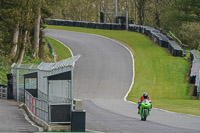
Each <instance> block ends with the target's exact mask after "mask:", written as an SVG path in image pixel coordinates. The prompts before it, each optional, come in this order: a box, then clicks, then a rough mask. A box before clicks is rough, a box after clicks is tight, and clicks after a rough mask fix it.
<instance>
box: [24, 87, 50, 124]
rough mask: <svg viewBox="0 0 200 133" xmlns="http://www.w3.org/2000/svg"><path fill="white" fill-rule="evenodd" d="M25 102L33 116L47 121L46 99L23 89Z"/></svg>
mask: <svg viewBox="0 0 200 133" xmlns="http://www.w3.org/2000/svg"><path fill="white" fill-rule="evenodd" d="M25 104H26V106H27V108H29V110H30V111H31V112H32V113H33V114H34V115H35V116H37V117H38V118H40V119H42V120H44V121H46V122H47V123H48V104H47V101H45V100H42V99H38V98H36V97H33V96H32V95H31V94H30V93H29V92H28V91H25Z"/></svg>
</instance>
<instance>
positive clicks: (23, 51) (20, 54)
mask: <svg viewBox="0 0 200 133" xmlns="http://www.w3.org/2000/svg"><path fill="white" fill-rule="evenodd" d="M27 34H28V31H27V30H26V31H25V32H24V37H23V42H22V46H21V48H20V52H19V56H18V58H17V64H21V63H22V60H23V58H24V53H25V48H26V41H27Z"/></svg>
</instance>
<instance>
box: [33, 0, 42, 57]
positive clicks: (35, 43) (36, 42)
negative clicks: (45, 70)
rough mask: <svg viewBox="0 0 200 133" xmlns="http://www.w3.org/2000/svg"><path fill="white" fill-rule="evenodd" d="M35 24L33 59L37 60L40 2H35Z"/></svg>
mask: <svg viewBox="0 0 200 133" xmlns="http://www.w3.org/2000/svg"><path fill="white" fill-rule="evenodd" d="M34 2H35V7H36V8H35V23H34V42H33V57H34V58H38V53H39V42H40V19H41V14H40V9H41V0H35V1H34Z"/></svg>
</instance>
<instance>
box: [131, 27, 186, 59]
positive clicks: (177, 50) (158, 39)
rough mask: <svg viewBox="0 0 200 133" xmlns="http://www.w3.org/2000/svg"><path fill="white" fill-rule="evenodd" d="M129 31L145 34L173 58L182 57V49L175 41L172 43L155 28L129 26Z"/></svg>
mask: <svg viewBox="0 0 200 133" xmlns="http://www.w3.org/2000/svg"><path fill="white" fill-rule="evenodd" d="M129 31H134V32H138V33H142V34H145V35H146V36H148V37H149V38H150V39H151V40H152V41H154V42H155V43H157V44H158V45H160V46H161V47H165V48H168V50H169V51H170V53H171V54H172V55H173V56H180V57H182V56H183V55H184V52H183V49H182V48H181V47H180V46H179V45H178V44H177V43H176V42H175V41H173V40H172V39H171V38H170V37H169V36H167V35H165V34H163V33H162V31H160V30H158V29H156V28H153V27H150V26H142V25H135V24H130V25H129Z"/></svg>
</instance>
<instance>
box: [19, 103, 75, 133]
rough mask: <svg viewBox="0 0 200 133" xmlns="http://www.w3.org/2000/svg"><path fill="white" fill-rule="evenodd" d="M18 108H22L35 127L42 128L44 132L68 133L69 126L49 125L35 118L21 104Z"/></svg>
mask: <svg viewBox="0 0 200 133" xmlns="http://www.w3.org/2000/svg"><path fill="white" fill-rule="evenodd" d="M20 108H23V109H24V110H25V111H26V113H27V114H28V116H29V118H30V119H31V120H32V121H34V122H35V123H36V124H37V125H39V126H41V127H43V129H44V131H48V132H52V131H53V132H70V131H71V125H49V124H47V123H46V122H45V121H43V120H41V119H39V118H38V117H36V116H35V115H34V114H33V113H32V112H31V111H30V109H29V108H28V107H27V106H26V105H25V104H24V103H23V104H21V105H20Z"/></svg>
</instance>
